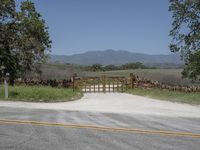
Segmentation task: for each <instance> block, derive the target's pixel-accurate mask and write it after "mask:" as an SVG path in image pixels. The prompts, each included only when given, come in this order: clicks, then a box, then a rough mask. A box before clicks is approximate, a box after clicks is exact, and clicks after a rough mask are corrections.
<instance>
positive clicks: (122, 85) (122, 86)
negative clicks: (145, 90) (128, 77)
mask: <svg viewBox="0 0 200 150" xmlns="http://www.w3.org/2000/svg"><path fill="white" fill-rule="evenodd" d="M121 92H124V82H123V81H121Z"/></svg>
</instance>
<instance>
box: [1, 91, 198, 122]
mask: <svg viewBox="0 0 200 150" xmlns="http://www.w3.org/2000/svg"><path fill="white" fill-rule="evenodd" d="M0 106H5V107H15V108H37V109H56V110H72V111H89V112H91V111H92V112H105V113H120V114H123V113H126V114H142V115H158V116H169V117H192V118H194V117H195V118H200V106H192V105H188V104H180V103H172V102H168V101H160V100H154V99H150V98H146V97H141V96H135V95H130V94H125V93H106V94H104V93H89V94H85V95H84V96H83V97H82V99H80V100H77V101H71V102H64V103H63V102H62V103H28V102H5V101H1V102H0Z"/></svg>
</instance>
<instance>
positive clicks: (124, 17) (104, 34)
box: [32, 0, 171, 55]
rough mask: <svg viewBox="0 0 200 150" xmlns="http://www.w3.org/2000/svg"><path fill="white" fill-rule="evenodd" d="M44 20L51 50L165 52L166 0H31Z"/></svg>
mask: <svg viewBox="0 0 200 150" xmlns="http://www.w3.org/2000/svg"><path fill="white" fill-rule="evenodd" d="M32 1H33V2H34V3H35V5H36V9H37V11H38V12H40V13H41V14H42V16H43V18H44V19H45V20H46V23H47V26H48V27H49V32H50V36H51V40H52V41H53V43H52V48H51V50H52V53H53V54H64V55H70V54H75V53H82V52H85V51H92V50H105V49H115V50H128V51H132V52H140V53H148V54H168V53H170V51H169V48H168V45H169V43H170V37H168V33H169V30H170V27H171V17H170V13H169V12H168V7H169V2H168V0H32Z"/></svg>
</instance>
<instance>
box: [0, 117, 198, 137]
mask: <svg viewBox="0 0 200 150" xmlns="http://www.w3.org/2000/svg"><path fill="white" fill-rule="evenodd" d="M0 123H1V124H15V125H16V124H17V125H18V124H24V125H27V124H30V125H35V126H54V127H64V128H76V129H91V130H97V131H111V132H129V133H140V134H154V135H161V136H175V137H191V138H200V134H195V133H190V132H172V131H164V130H145V129H137V128H117V127H105V126H94V125H78V124H64V123H54V122H39V121H31V120H9V119H0Z"/></svg>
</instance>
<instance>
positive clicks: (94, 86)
mask: <svg viewBox="0 0 200 150" xmlns="http://www.w3.org/2000/svg"><path fill="white" fill-rule="evenodd" d="M95 82H96V80H94V93H95Z"/></svg>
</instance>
